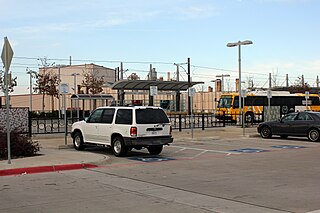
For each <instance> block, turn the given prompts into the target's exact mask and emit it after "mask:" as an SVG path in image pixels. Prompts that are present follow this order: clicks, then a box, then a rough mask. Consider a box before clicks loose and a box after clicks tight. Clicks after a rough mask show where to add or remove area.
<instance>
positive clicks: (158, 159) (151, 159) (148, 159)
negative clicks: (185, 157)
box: [128, 156, 175, 163]
mask: <svg viewBox="0 0 320 213" xmlns="http://www.w3.org/2000/svg"><path fill="white" fill-rule="evenodd" d="M128 159H129V160H136V161H141V162H145V163H151V162H161V161H169V160H175V158H167V157H152V156H150V157H130V158H128Z"/></svg>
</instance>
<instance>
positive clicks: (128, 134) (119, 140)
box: [71, 106, 173, 157]
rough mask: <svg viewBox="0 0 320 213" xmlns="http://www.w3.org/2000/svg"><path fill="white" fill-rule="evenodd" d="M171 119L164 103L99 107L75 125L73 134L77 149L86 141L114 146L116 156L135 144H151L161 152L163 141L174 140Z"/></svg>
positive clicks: (150, 148)
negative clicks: (154, 105)
mask: <svg viewBox="0 0 320 213" xmlns="http://www.w3.org/2000/svg"><path fill="white" fill-rule="evenodd" d="M171 133H172V127H171V123H170V121H169V119H168V117H167V115H166V113H165V112H164V111H163V109H162V108H160V107H143V106H130V107H125V106H115V107H99V108H97V109H96V110H94V111H93V112H92V113H91V114H90V116H89V117H88V118H87V119H85V120H84V121H79V122H75V123H74V124H73V125H72V133H71V136H72V138H73V145H74V148H75V149H76V150H82V149H83V148H84V147H85V145H86V144H99V145H104V146H108V147H111V148H112V151H113V153H114V155H115V156H117V157H120V156H125V155H126V153H127V152H128V150H131V149H132V148H135V149H138V150H140V149H142V148H147V149H148V151H149V153H150V154H152V155H158V154H160V153H161V151H162V149H163V145H169V143H172V141H173V138H172V134H171Z"/></svg>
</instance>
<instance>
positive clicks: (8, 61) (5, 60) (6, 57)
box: [1, 37, 13, 164]
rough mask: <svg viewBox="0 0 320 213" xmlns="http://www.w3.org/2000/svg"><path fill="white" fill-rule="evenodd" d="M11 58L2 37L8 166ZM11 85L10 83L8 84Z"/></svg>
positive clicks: (10, 50) (5, 40)
mask: <svg viewBox="0 0 320 213" xmlns="http://www.w3.org/2000/svg"><path fill="white" fill-rule="evenodd" d="M12 57H13V50H12V48H11V45H10V43H9V40H8V38H7V37H4V44H3V49H2V53H1V59H2V62H3V65H4V69H5V72H4V80H5V82H4V84H5V86H4V88H5V96H6V114H7V150H8V164H11V145H10V117H9V107H10V103H9V101H10V100H9V74H8V73H9V68H10V64H11V61H12ZM10 83H11V82H10Z"/></svg>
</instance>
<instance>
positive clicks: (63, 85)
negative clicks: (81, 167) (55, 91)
mask: <svg viewBox="0 0 320 213" xmlns="http://www.w3.org/2000/svg"><path fill="white" fill-rule="evenodd" d="M59 93H60V94H61V95H63V101H62V105H63V114H64V125H65V128H64V144H65V145H67V136H68V121H67V110H66V105H67V104H66V94H70V88H69V84H67V83H61V84H60V85H59Z"/></svg>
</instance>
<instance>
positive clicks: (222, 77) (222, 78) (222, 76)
mask: <svg viewBox="0 0 320 213" xmlns="http://www.w3.org/2000/svg"><path fill="white" fill-rule="evenodd" d="M216 77H217V78H221V92H222V93H223V92H224V77H230V75H229V74H225V75H224V74H222V75H216Z"/></svg>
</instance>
